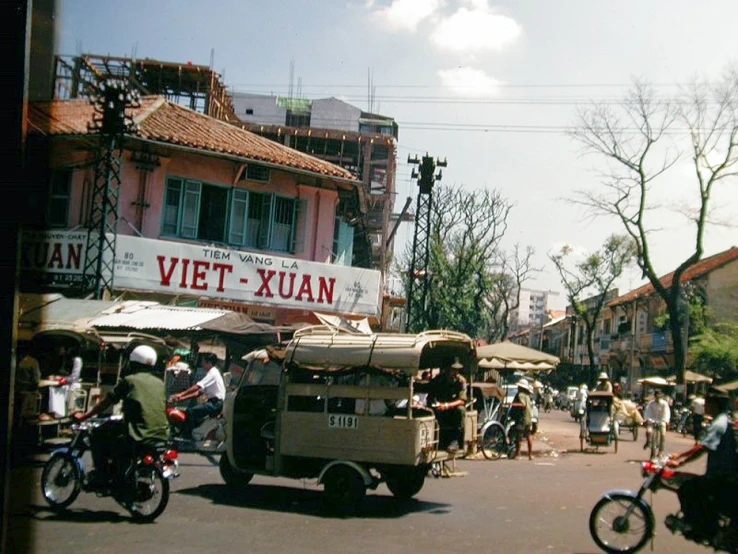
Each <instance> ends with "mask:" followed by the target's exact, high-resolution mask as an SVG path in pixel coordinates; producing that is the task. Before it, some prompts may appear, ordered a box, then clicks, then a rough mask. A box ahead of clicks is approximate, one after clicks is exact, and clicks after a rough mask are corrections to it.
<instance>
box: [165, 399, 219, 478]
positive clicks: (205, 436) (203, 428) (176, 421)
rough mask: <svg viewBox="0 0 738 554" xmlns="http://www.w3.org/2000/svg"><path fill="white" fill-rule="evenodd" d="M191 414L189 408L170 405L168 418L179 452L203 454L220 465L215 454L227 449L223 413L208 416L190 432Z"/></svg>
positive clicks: (174, 442)
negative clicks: (189, 419) (188, 411)
mask: <svg viewBox="0 0 738 554" xmlns="http://www.w3.org/2000/svg"><path fill="white" fill-rule="evenodd" d="M188 418H189V414H188V413H187V410H183V409H181V408H177V407H174V406H170V407H169V408H167V420H168V421H169V428H170V431H171V436H172V443H173V444H174V447H175V448H176V449H177V450H178V451H179V452H188V453H195V454H202V455H203V456H205V457H206V458H207V459H208V460H209V461H210V463H212V464H213V465H218V461H217V460H215V458H214V456H216V455H219V454H223V453H224V452H225V449H226V433H225V427H226V422H225V418H224V417H223V414H218V416H216V417H208V418H206V419H205V421H203V422H202V423H201V424H200V425H198V426H197V427H196V428H195V429H193V430H192V436H190V434H189V421H188Z"/></svg>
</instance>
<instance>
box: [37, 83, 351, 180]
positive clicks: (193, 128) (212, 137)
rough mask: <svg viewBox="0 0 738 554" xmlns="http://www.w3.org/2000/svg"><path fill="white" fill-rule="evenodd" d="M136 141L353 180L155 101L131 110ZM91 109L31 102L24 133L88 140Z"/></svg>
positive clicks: (84, 103) (79, 103)
mask: <svg viewBox="0 0 738 554" xmlns="http://www.w3.org/2000/svg"><path fill="white" fill-rule="evenodd" d="M132 115H133V118H134V121H135V122H136V123H138V125H139V128H140V130H139V135H138V136H139V137H141V138H143V139H148V140H152V141H158V142H165V143H168V144H172V145H177V146H187V147H190V148H196V149H199V150H204V151H206V152H212V153H217V154H228V155H231V156H236V157H240V158H246V159H248V160H253V161H257V162H265V163H270V164H276V165H280V166H284V167H286V168H292V169H297V170H301V171H308V172H311V173H316V174H319V175H325V176H327V177H336V178H339V179H344V180H350V181H356V183H357V184H358V183H359V181H358V180H357V179H356V178H355V177H354V176H353V175H352V174H351V173H350V172H349V171H347V170H345V169H343V168H342V167H339V166H337V165H334V164H332V163H329V162H326V161H323V160H321V159H318V158H315V157H313V156H310V155H308V154H304V153H302V152H298V151H297V150H293V149H292V148H288V147H286V146H284V145H281V144H279V143H276V142H274V141H271V140H268V139H265V138H263V137H260V136H258V135H255V134H254V133H251V132H249V131H246V130H244V129H241V128H239V127H235V126H233V125H230V124H229V123H226V122H224V121H220V120H217V119H214V118H212V117H209V116H206V115H203V114H201V113H198V112H195V111H193V110H190V109H188V108H184V107H182V106H179V105H177V104H174V103H172V102H169V101H168V100H166V99H165V98H164V97H161V96H146V97H144V98H142V99H141V106H140V107H138V108H135V109H133V110H132ZM92 118H93V107H92V105H91V104H90V102H89V100H87V99H75V100H54V101H51V102H35V103H32V104H30V105H29V108H28V132H29V134H34V133H35V134H43V135H60V136H62V135H89V134H91V132H90V131H89V129H88V125H89V124H90V123H92Z"/></svg>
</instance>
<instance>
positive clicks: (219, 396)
mask: <svg viewBox="0 0 738 554" xmlns="http://www.w3.org/2000/svg"><path fill="white" fill-rule="evenodd" d="M217 363H218V357H217V356H216V355H215V354H212V353H208V354H205V355H204V356H203V359H202V367H203V369H205V371H206V373H205V377H203V378H202V379H201V380H200V381H198V382H197V383H195V384H194V385H192V386H191V387H190V388H188V389H187V390H185V391H183V392H180V393H179V394H174V395H172V398H171V399H172V402H182V401H184V400H189V399H190V398H197V397H198V396H200V395H201V394H202V395H205V397H206V398H207V400H206V401H205V402H204V403H203V404H198V405H197V406H194V407H192V408H190V409H189V410H187V421H188V422H189V431H190V433H192V430H193V429H197V427H199V426H200V424H201V423H202V422H203V421H205V420H206V419H207V418H208V417H216V416H218V414H220V412H221V411H222V410H223V400H225V394H226V388H225V383H224V382H223V376H222V375H221V374H220V370H219V369H218V367H217V366H216V365H215V364H217Z"/></svg>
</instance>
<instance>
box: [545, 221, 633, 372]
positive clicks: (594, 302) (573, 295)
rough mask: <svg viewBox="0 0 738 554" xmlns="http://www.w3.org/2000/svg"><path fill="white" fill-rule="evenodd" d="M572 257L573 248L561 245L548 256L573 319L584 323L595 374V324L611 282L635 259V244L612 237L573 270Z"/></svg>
mask: <svg viewBox="0 0 738 554" xmlns="http://www.w3.org/2000/svg"><path fill="white" fill-rule="evenodd" d="M571 254H572V249H571V248H570V247H569V246H564V247H563V248H562V249H561V250H560V251H559V252H557V253H554V254H549V255H548V257H549V258H550V260H551V261H552V262H553V263H554V265H555V266H556V269H557V271H558V272H559V276H560V277H561V282H562V283H563V285H564V288H565V289H566V296H567V300H568V301H569V303H570V304H571V306H572V309H573V311H574V316H575V317H576V319H577V320H579V321H582V322H583V323H584V329H585V333H586V341H587V354H588V356H589V367H590V370H591V371H592V372H593V373H594V371H596V369H597V367H596V364H595V361H594V360H595V351H594V333H595V330H596V327H597V322H598V321H599V319H600V315H601V314H602V310H603V309H604V307H605V304H606V303H607V301H608V300H609V298H608V296H607V293H608V292H610V291H611V290H612V288H613V283H614V282H615V281H616V280H617V279H618V278H619V277H620V276H621V275H622V274H623V270H624V269H625V268H626V267H627V266H628V264H630V263H631V262H632V260H633V258H634V256H635V244H634V242H633V241H632V240H631V239H630V238H629V237H628V236H625V235H612V236H610V237H609V238H608V239H607V240H606V241H605V243H604V244H603V246H602V248H601V249H600V250H598V251H597V252H595V253H593V254H590V255H589V256H587V257H586V258H585V259H584V260H583V261H581V262H579V263H576V264H575V265H574V267H573V268H570V267H569V262H568V259H567V258H568V257H569V256H570V255H571ZM583 296H587V297H585V298H583Z"/></svg>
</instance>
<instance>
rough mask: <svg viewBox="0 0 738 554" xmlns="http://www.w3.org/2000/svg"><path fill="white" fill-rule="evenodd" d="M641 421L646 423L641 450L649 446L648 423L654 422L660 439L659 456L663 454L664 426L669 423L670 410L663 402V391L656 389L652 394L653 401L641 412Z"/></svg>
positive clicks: (649, 430)
mask: <svg viewBox="0 0 738 554" xmlns="http://www.w3.org/2000/svg"><path fill="white" fill-rule="evenodd" d="M643 419H644V420H645V422H646V444H644V445H643V449H644V450H646V449H647V448H648V447H649V445H650V444H651V427H650V426H649V425H648V423H649V422H651V421H655V422H657V423H658V424H659V430H660V431H661V433H660V434H661V438H660V440H659V445H658V446H659V456H660V455H661V454H663V453H664V441H665V439H666V425H667V424H668V423H669V421H671V409H670V408H669V403H668V402H667V401H666V400H664V391H662V390H661V389H656V391H655V392H654V393H653V400H651V402H649V403H648V405H647V406H646V409H645V410H644V411H643Z"/></svg>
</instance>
